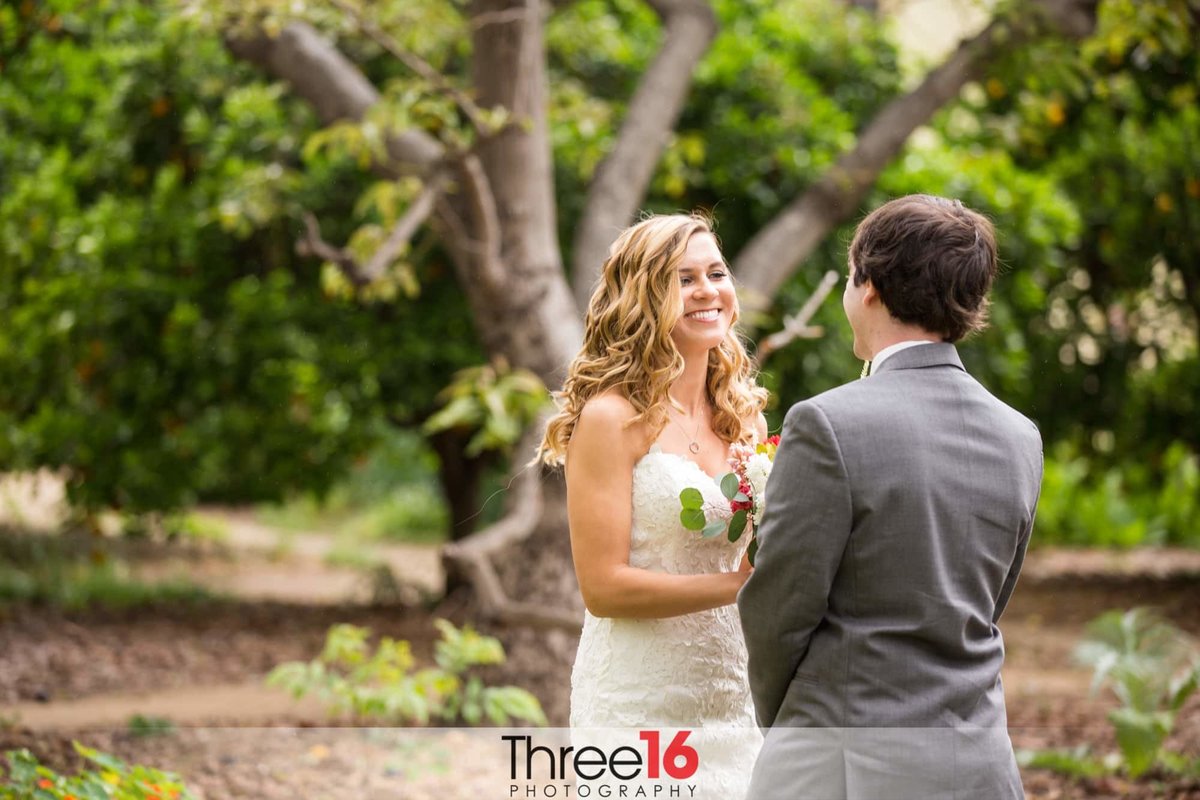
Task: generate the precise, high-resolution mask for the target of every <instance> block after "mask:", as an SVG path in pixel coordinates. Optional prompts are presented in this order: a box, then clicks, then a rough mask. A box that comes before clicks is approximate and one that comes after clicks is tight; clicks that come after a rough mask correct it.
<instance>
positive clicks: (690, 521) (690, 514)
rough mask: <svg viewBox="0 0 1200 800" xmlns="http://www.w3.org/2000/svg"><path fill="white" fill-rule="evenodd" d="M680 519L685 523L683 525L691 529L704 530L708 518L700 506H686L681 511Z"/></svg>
mask: <svg viewBox="0 0 1200 800" xmlns="http://www.w3.org/2000/svg"><path fill="white" fill-rule="evenodd" d="M679 521H680V522H682V523H683V527H685V528H687V529H688V530H689V531H699V530H704V525H705V523H706V520H705V519H704V512H703V511H701V510H700V509H698V508H685V509H683V510H682V511H680V512H679Z"/></svg>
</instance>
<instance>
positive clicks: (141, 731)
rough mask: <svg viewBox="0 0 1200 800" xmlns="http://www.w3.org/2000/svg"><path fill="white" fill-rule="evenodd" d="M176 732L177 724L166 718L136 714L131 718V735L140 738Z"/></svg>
mask: <svg viewBox="0 0 1200 800" xmlns="http://www.w3.org/2000/svg"><path fill="white" fill-rule="evenodd" d="M173 730H175V723H173V722H171V720H169V719H166V718H164V717H153V716H150V717H148V716H143V715H142V714H134V715H133V716H132V717H130V718H129V734H130V735H131V736H136V737H139V738H146V737H150V736H162V735H164V734H168V733H171V732H172V731H173Z"/></svg>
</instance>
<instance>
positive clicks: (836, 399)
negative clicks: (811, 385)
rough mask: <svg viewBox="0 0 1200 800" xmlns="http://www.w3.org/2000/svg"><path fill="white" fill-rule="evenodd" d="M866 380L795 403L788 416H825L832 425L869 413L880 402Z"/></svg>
mask: <svg viewBox="0 0 1200 800" xmlns="http://www.w3.org/2000/svg"><path fill="white" fill-rule="evenodd" d="M866 384H867V382H866V381H861V380H860V381H853V382H851V383H846V384H843V385H841V386H835V387H834V388H832V389H828V390H826V391H824V392H821V393H820V394H815V395H813V396H812V397H809V398H807V399H804V400H801V401H799V402H798V403H794V404H793V405H792V407H791V408H789V409H788V412H787V416H788V417H802V416H811V415H816V416H820V417H823V418H824V419H825V420H827V421H828V422H829V423H830V425H833V426H834V427H836V425H835V422H841V421H844V420H853V419H854V418H856V417H858V416H860V415H863V414H869V413H870V409H871V408H872V407H873V406H874V405H875V404H876V403H877V402H878V398H877V397H875V393H873V392H871V391H869V390H868V387H867V385H866Z"/></svg>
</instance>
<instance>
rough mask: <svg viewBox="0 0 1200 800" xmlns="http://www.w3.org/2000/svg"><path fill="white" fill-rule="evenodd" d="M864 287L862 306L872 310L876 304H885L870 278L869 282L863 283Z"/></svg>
mask: <svg viewBox="0 0 1200 800" xmlns="http://www.w3.org/2000/svg"><path fill="white" fill-rule="evenodd" d="M862 287H863V294H862V304H863V305H864V306H866V307H868V308H870V307H871V306H873V305H875V304H876V303H880V304H882V303H883V300H882V299H881V298H880V297H879V290H878V289H876V288H875V284H873V283H871V279H870V278H867V280H866V281H864V282H863V285H862Z"/></svg>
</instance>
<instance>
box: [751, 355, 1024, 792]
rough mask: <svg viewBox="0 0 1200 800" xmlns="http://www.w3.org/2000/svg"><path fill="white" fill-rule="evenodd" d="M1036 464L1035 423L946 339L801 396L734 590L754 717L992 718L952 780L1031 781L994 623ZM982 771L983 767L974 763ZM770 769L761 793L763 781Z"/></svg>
mask: <svg viewBox="0 0 1200 800" xmlns="http://www.w3.org/2000/svg"><path fill="white" fill-rule="evenodd" d="M1041 478H1042V446H1041V437H1040V436H1039V434H1038V431H1037V428H1036V427H1035V426H1034V424H1033V423H1032V422H1030V421H1029V420H1028V419H1026V418H1025V417H1024V416H1022V415H1021V414H1019V413H1017V412H1016V411H1014V410H1013V409H1012V408H1010V407H1008V406H1007V405H1005V404H1004V403H1002V402H1000V401H999V400H997V399H996V398H995V397H993V396H992V395H991V394H989V393H988V391H987V390H986V389H984V388H983V387H982V386H981V385H980V384H979V383H978V382H977V381H975V379H974V378H972V377H971V376H970V375H969V374H967V372H966V370H965V369H964V368H963V365H962V361H961V360H960V359H959V357H958V353H957V351H956V350H955V348H954V346H953V345H951V344H942V343H938V344H929V345H921V346H918V347H910V348H907V349H905V350H901V351H900V352H898V353H896V354H894V355H892V356H891V357H890V358H888V359H887V360H886V361H885V362H884V363H883V364H882V365H881V366H880V368H879V370H878V372H877V373H876V374H874V375H872V376H871V377H869V378H866V379H864V380H860V381H855V382H853V383H850V384H847V385H845V386H841V387H838V388H837V389H833V390H832V391H829V392H825V393H824V394H821V395H818V396H816V397H813V398H811V399H810V400H806V401H804V402H801V403H798V404H796V405H795V406H793V407H792V408H791V410H790V411H789V412H788V414H787V418H786V420H785V422H784V427H783V436H782V443H781V446H780V448H779V451H778V454H777V457H776V460H775V466H774V470H773V472H772V474H771V477H770V480H769V481H768V483H767V490H766V502H767V509H766V512H765V514H764V519H763V520H762V524H761V525H760V529H759V532H758V536H759V550H758V554H757V558H756V560H755V571H754V574H753V575H752V576H751V577H750V579H749V580H748V581H747V583H746V585H745V586H744V587H743V589H742V591H741V593H740V595H739V597H738V607H739V610H740V612H741V617H742V625H743V629H744V631H745V636H746V645H747V649H748V651H749V670H750V687H751V690H752V694H753V696H754V706H755V710H756V712H757V714H758V720H759V723H760V724H761V725H763V726H768V727H769V726H776V727H777V728H785V729H786V728H838V729H849V728H858V729H862V728H872V729H880V728H888V729H910V730H911V729H919V730H920V731H922V732H928V731H931V729H943V730H945V729H960V730H963V729H974V730H989V731H994V732H998V733H999V734H1001V735H999V736H991V737H990V741H989V743H987V744H984V743H983V742H982V740H980V741H979V744H980V746H982V750H978V748H977V752H975V753H974V756H973V758H967V757H966V753H965V751H964V752H963V753H962V754H960V755H962V759H961V763H957V764H956V765H955V766H952V767H950V768H948V769H949V771H950V772H951V773H955V775H956V776H955V775H952V776H951V778H950V780H951V782H952V783H955V782H961V781H966V782H968V783H971V784H972V785H974V786H975V787H976V790H978V791H976V792H974V793H972V794H971V796H973V797H1013V796H1018V797H1019V796H1021V790H1020V781H1019V777H1018V775H1017V772H1016V765H1015V763H1014V762H1013V757H1012V749H1011V744H1010V743H1009V739H1008V737H1007V733H1006V731H1005V728H1006V714H1005V708H1004V693H1003V688H1002V686H1001V682H1000V666H1001V664H1002V663H1003V661H1004V643H1003V640H1002V638H1001V635H1000V630H999V629H998V628H997V626H996V623H997V621H998V620H999V619H1000V615H1001V613H1002V612H1003V611H1004V607H1005V604H1006V603H1007V602H1008V599H1009V596H1010V595H1011V593H1012V591H1013V586H1014V584H1015V583H1016V580H1017V574H1018V572H1019V571H1020V568H1021V562H1022V559H1023V557H1024V554H1025V547H1026V545H1027V544H1028V541H1029V535H1030V531H1031V530H1032V527H1033V519H1034V511H1035V507H1036V505H1037V499H1038V492H1039V487H1040V485H1041ZM924 735H925V734H924V733H918V732H916V731H913V735H911V736H909V737H908V738H907V743H908V744H909V745H912V744H914V743H919V742H920V740H921V737H922V736H924ZM770 747H771V737H768V748H770ZM893 749H894V748H893ZM785 750H786V747H785ZM775 755H776V757H780V756H782V753H781V752H777V753H776V754H775ZM859 755H860V756H864V757H866V758H867V759H868V761H869V760H870V758H872V757H874V756H875V755H878V754H861V753H860V754H859ZM767 757H768V756H767V750H766V749H764V759H765V758H767ZM841 757H842V758H844V759H846V760H845V762H844V763H842V764H840V767H841V768H842V773H841V774H842V779H843V781H845V782H848V783H844V784H843V786H842V791H841V792H840V793H839V792H833V794H834V795H838V796H847V795H849V796H855V794H856V793H855V792H854V790H853V786H854V785H855V780H856V779H855V775H854V771H855V765H854V763H855V762H854V759H853V758H852V757H850V756H847V754H846V753H845V752H842V754H841ZM937 757H938V758H941V759H942V761H943V763H945V761H946V759H948V758H949V759H954V758H955V757H954V756H951V755H950V754H948V753H945V752H942V753H940V754H938V756H937ZM764 759H760V767H762V766H763V761H764ZM858 763H862V762H861V759H860V760H859V762H858ZM972 764H973V765H974V766H972ZM876 767H879V764H878V763H877V764H876ZM979 769H982V770H984V772H986V773H988V774H986V775H985V774H982V773H980V774H976V775H974V776H972V775H970V774H967V773H969V772H970V771H971V770H979ZM760 771H761V770H760ZM836 771H837V770H836V769H835V772H836ZM883 772H884V776H885V777H886V773H887V769H886V768H883ZM760 778H761V776H760V775H758V773H757V772H756V777H755V785H756V786H757V787H758V794H755V793H753V792H752V796H769V795H770V794H771V793H770V792H768V791H764V787H765V785H766V784H765V782H764V780H760ZM1000 784H1003V785H1000ZM863 785H867V784H863ZM847 786H848V787H849V788H847ZM946 788H948V789H949V794H947V796H956V795H957V796H965V795H961V794H960V792H959V789H960V788H961V787H957V788H956V787H955V786H949V787H946ZM892 790H893V791H892V795H891V796H899V795H897V794H895V791H896V790H897V785H894V784H893V785H892ZM915 793H916V794H920V792H915ZM925 794H926V796H928V793H925ZM858 796H871V795H870V793H869V792H867V793H863V792H859V793H858Z"/></svg>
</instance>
